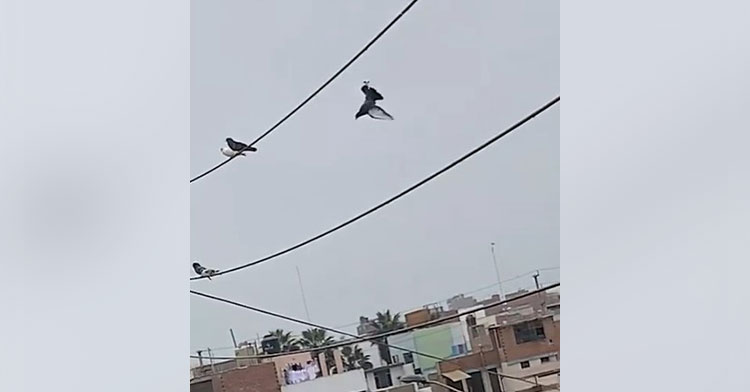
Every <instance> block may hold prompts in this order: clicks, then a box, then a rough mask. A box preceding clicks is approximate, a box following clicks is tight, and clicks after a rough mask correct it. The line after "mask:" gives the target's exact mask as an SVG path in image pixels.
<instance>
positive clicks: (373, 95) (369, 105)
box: [354, 80, 393, 120]
mask: <svg viewBox="0 0 750 392" xmlns="http://www.w3.org/2000/svg"><path fill="white" fill-rule="evenodd" d="M363 83H364V85H363V86H362V92H363V93H364V94H365V103H363V104H362V106H360V107H359V111H358V112H357V114H355V115H354V119H355V120H356V119H358V118H360V117H362V116H364V115H365V114H366V115H368V116H370V117H372V118H374V119H378V120H393V116H391V115H390V114H388V113H387V112H386V111H385V110H383V108H381V107H380V106H378V105H376V104H375V102H376V101H380V100H382V99H383V96H382V95H380V93H379V92H377V90H375V89H374V88H372V87H370V82H369V81H367V80H365V81H364V82H363Z"/></svg>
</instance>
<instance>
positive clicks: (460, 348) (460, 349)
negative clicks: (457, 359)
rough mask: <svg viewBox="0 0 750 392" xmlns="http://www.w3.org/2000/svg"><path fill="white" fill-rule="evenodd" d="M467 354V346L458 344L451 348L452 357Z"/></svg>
mask: <svg viewBox="0 0 750 392" xmlns="http://www.w3.org/2000/svg"><path fill="white" fill-rule="evenodd" d="M465 353H466V345H464V344H457V345H455V346H451V356H456V355H461V354H465Z"/></svg>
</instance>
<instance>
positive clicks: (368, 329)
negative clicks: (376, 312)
mask: <svg viewBox="0 0 750 392" xmlns="http://www.w3.org/2000/svg"><path fill="white" fill-rule="evenodd" d="M377 331H378V329H377V328H375V325H374V324H373V323H372V320H370V319H369V318H367V317H364V316H360V317H359V325H358V326H357V335H359V336H364V335H372V334H374V333H376V332H377Z"/></svg>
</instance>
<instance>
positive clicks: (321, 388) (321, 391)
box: [253, 369, 368, 392]
mask: <svg viewBox="0 0 750 392" xmlns="http://www.w3.org/2000/svg"><path fill="white" fill-rule="evenodd" d="M367 390H368V389H367V381H366V380H365V374H364V371H362V369H356V370H351V371H348V372H343V373H339V374H334V375H330V376H324V377H320V378H316V379H315V380H312V381H307V382H303V383H300V384H294V385H285V386H282V387H281V392H367ZM253 392H254V391H253Z"/></svg>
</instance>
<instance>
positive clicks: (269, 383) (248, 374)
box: [213, 362, 281, 392]
mask: <svg viewBox="0 0 750 392" xmlns="http://www.w3.org/2000/svg"><path fill="white" fill-rule="evenodd" d="M213 390H214V392H281V386H280V385H279V381H278V379H277V378H276V367H275V366H274V364H273V363H272V362H268V363H262V364H260V365H254V366H248V367H246V368H239V369H234V370H230V371H227V372H223V373H220V374H217V375H215V376H214V379H213Z"/></svg>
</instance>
